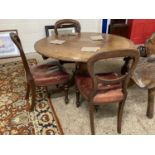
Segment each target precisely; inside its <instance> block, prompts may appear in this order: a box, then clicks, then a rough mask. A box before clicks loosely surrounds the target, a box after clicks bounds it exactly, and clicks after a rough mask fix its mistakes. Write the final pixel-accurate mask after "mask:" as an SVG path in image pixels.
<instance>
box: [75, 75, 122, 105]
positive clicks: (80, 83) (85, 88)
mask: <svg viewBox="0 0 155 155" xmlns="http://www.w3.org/2000/svg"><path fill="white" fill-rule="evenodd" d="M97 76H99V77H100V78H103V79H115V78H116V77H118V75H117V74H116V73H103V74H98V75H97ZM75 79H76V85H77V87H78V89H79V91H80V92H81V93H82V94H83V96H84V97H85V98H86V99H88V98H89V95H90V93H91V91H92V80H91V78H90V76H88V75H76V78H75ZM122 99H123V93H122V84H121V83H117V84H112V85H105V84H103V83H99V84H98V90H97V94H96V95H95V96H94V98H93V102H94V104H104V103H111V102H117V101H121V100H122Z"/></svg>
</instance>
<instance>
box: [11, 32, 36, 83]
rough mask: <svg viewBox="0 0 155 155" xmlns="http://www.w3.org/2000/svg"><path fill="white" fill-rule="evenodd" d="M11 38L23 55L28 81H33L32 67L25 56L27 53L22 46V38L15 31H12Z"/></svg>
mask: <svg viewBox="0 0 155 155" xmlns="http://www.w3.org/2000/svg"><path fill="white" fill-rule="evenodd" d="M10 38H11V39H12V41H13V42H14V44H15V45H16V46H17V48H18V50H19V53H20V56H21V59H22V62H23V66H24V69H25V72H26V78H27V81H31V82H33V81H34V80H33V76H32V74H31V72H30V68H29V65H28V62H27V59H26V56H25V53H24V50H23V47H22V43H21V41H20V38H19V36H18V35H17V34H15V33H10Z"/></svg>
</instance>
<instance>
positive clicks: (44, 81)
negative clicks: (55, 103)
mask: <svg viewBox="0 0 155 155" xmlns="http://www.w3.org/2000/svg"><path fill="white" fill-rule="evenodd" d="M10 37H11V39H12V41H13V42H14V44H15V45H16V46H17V48H18V49H19V52H20V56H21V59H22V62H23V66H24V69H25V73H26V79H27V92H26V96H25V99H26V100H28V99H29V94H30V90H31V92H32V104H31V107H30V111H33V110H34V107H35V102H36V86H45V87H47V86H49V85H58V84H62V85H63V86H64V90H65V102H66V103H68V101H69V100H68V80H69V75H68V73H66V72H65V70H64V68H63V67H62V66H61V65H60V64H59V63H56V62H53V61H52V62H44V63H42V64H37V65H34V66H32V67H29V65H28V62H27V59H26V56H25V53H24V50H23V47H22V44H21V41H20V38H19V37H18V35H17V34H15V33H10ZM48 95H49V94H48Z"/></svg>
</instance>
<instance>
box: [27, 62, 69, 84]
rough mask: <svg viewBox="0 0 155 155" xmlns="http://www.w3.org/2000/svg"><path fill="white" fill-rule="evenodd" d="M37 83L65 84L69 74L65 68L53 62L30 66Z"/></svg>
mask: <svg viewBox="0 0 155 155" xmlns="http://www.w3.org/2000/svg"><path fill="white" fill-rule="evenodd" d="M30 70H31V73H32V75H33V78H34V81H35V83H36V85H40V86H45V85H56V84H64V83H67V81H68V80H69V74H68V73H66V72H65V70H64V68H62V66H60V65H58V64H54V63H53V62H48V63H44V64H39V65H35V66H33V67H31V68H30Z"/></svg>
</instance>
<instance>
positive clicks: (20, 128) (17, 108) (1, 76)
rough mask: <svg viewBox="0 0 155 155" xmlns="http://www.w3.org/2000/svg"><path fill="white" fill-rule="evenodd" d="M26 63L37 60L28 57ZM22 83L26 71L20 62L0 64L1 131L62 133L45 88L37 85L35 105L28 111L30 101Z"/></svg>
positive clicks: (10, 132) (31, 133)
mask: <svg viewBox="0 0 155 155" xmlns="http://www.w3.org/2000/svg"><path fill="white" fill-rule="evenodd" d="M29 63H30V65H33V64H35V63H36V60H34V59H32V60H29ZM25 86H26V80H25V73H24V68H23V65H22V62H21V61H17V62H11V63H6V64H0V134H1V135H57V134H63V130H62V128H61V125H60V123H59V120H58V117H57V115H56V113H55V110H54V108H53V106H52V103H51V100H50V99H49V98H48V97H47V92H46V89H45V88H43V87H38V88H37V99H36V101H37V104H36V107H35V110H34V112H31V113H30V112H29V111H28V109H29V105H30V103H29V101H25V100H24V97H25V92H26V89H25ZM30 100H31V99H30Z"/></svg>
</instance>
